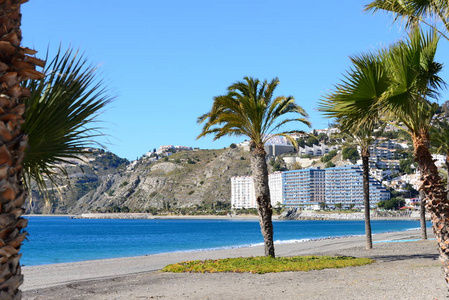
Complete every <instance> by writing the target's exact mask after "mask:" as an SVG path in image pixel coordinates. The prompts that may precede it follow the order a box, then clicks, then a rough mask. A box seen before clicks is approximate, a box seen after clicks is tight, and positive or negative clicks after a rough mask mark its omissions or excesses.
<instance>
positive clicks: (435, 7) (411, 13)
mask: <svg viewBox="0 0 449 300" xmlns="http://www.w3.org/2000/svg"><path fill="white" fill-rule="evenodd" d="M365 10H366V11H371V12H373V13H375V12H377V11H386V12H391V13H392V14H393V15H394V16H395V21H396V20H398V19H402V20H404V21H405V23H406V27H407V28H410V27H415V26H417V25H418V24H419V23H423V24H426V25H428V26H430V27H431V28H433V29H434V30H437V31H438V32H439V33H440V35H441V36H443V37H444V38H445V39H447V40H449V35H448V33H449V1H447V0H375V1H373V2H371V3H369V4H368V5H366V6H365ZM439 25H441V27H442V28H439V27H438V26H439Z"/></svg>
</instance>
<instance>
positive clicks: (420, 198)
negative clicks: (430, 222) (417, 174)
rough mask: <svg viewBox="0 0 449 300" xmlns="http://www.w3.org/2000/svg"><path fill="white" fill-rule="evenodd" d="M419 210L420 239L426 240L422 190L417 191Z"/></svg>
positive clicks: (424, 195) (424, 194)
mask: <svg viewBox="0 0 449 300" xmlns="http://www.w3.org/2000/svg"><path fill="white" fill-rule="evenodd" d="M419 200H420V210H419V222H420V223H421V239H423V240H427V225H426V193H424V191H423V190H421V191H419Z"/></svg>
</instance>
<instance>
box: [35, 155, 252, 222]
mask: <svg viewBox="0 0 449 300" xmlns="http://www.w3.org/2000/svg"><path fill="white" fill-rule="evenodd" d="M249 164H250V159H249V154H248V152H245V151H243V150H242V149H241V148H234V149H231V148H226V149H218V150H193V151H181V152H178V153H175V154H173V155H171V156H169V157H165V158H161V159H159V160H157V161H151V160H150V158H148V157H142V158H141V159H139V160H137V161H135V162H133V163H129V164H127V165H126V167H122V168H117V169H116V170H115V171H114V172H112V170H111V172H106V173H105V172H103V174H102V175H101V176H94V175H95V173H93V174H94V175H92V174H90V175H89V176H91V177H95V178H93V179H92V181H88V182H90V184H91V186H90V189H89V188H86V187H84V188H85V190H84V192H85V194H84V195H83V194H82V193H81V192H80V191H79V189H78V187H79V184H78V186H77V183H75V184H74V185H72V188H71V189H69V188H67V189H66V190H64V194H63V195H62V196H61V197H56V196H55V197H53V201H52V207H51V212H55V213H69V214H80V213H85V212H102V211H111V210H113V209H114V208H120V209H125V208H126V210H127V211H128V210H129V211H130V212H149V211H152V209H154V208H165V207H170V208H173V207H179V208H182V207H192V206H195V205H202V204H204V203H212V202H217V201H221V202H227V203H229V202H230V198H231V177H233V176H244V175H249V174H250V167H249ZM95 168H96V169H102V166H101V165H97V166H96V167H95ZM78 176H80V174H78ZM80 178H81V177H80ZM69 194H76V195H78V196H79V197H69V198H70V200H67V195H69ZM28 211H32V212H41V211H44V212H45V210H44V209H43V206H42V205H34V206H33V210H32V209H30V207H29V208H28Z"/></svg>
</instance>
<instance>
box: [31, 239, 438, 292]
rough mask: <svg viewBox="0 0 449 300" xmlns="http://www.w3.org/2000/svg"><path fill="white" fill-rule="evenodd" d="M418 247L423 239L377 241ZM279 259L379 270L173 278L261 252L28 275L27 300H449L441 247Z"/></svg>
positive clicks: (34, 270) (352, 244) (357, 249)
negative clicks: (175, 269)
mask: <svg viewBox="0 0 449 300" xmlns="http://www.w3.org/2000/svg"><path fill="white" fill-rule="evenodd" d="M400 239H405V240H408V239H419V231H407V232H400V233H387V234H379V235H375V236H374V241H384V240H400ZM276 251H277V255H279V256H290V255H305V254H339V255H351V256H357V257H371V258H374V259H375V260H376V263H375V264H372V265H368V266H363V267H355V268H345V269H329V270H321V271H310V272H285V273H276V274H264V275H259V274H233V273H222V274H172V273H162V272H160V271H158V270H159V269H160V268H162V267H163V266H165V265H166V264H169V263H173V262H179V261H183V260H192V259H207V258H222V257H237V256H251V255H253V256H256V255H262V254H263V249H262V248H261V247H251V248H239V249H229V250H218V251H203V252H191V253H171V254H159V255H149V256H143V257H134V258H120V259H108V260H98V261H90V262H81V263H70V264H56V265H46V266H36V267H25V268H24V269H23V272H24V274H25V284H24V285H23V290H24V299H46V300H47V299H48V300H51V299H94V300H95V299H273V298H274V299H420V300H422V299H445V297H446V296H447V291H446V286H445V283H444V280H443V276H442V268H441V265H440V262H439V261H438V255H437V247H436V243H435V241H434V240H433V241H432V240H431V241H425V242H423V241H413V242H395V243H391V242H389V243H376V244H375V245H374V249H373V250H372V251H366V250H364V237H351V238H341V239H333V240H321V241H310V242H304V243H295V244H283V245H277V247H276Z"/></svg>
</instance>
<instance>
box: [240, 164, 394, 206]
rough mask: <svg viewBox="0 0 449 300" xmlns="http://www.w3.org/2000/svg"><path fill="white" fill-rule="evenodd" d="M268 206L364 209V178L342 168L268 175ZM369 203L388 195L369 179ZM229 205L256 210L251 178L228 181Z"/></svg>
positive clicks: (358, 169)
mask: <svg viewBox="0 0 449 300" xmlns="http://www.w3.org/2000/svg"><path fill="white" fill-rule="evenodd" d="M268 182H269V187H270V194H271V203H272V205H273V206H275V205H276V204H277V203H278V202H279V203H282V204H284V205H285V206H286V207H289V208H293V207H309V208H314V207H318V206H319V204H320V203H322V202H325V203H326V205H328V206H330V207H335V205H336V204H339V203H341V204H342V205H343V207H349V206H350V205H354V206H355V207H356V208H362V207H363V175H362V170H361V167H360V166H353V165H352V166H342V167H334V168H328V169H324V170H323V169H319V168H308V169H301V170H293V171H286V172H277V173H274V174H270V175H269V181H268ZM369 187H370V203H371V205H372V206H375V205H376V204H377V203H378V202H379V201H382V200H388V199H390V192H389V191H387V190H386V189H385V188H384V187H383V186H382V184H380V183H379V182H378V181H376V180H375V179H373V178H372V177H371V178H370V182H369ZM231 205H232V207H233V208H255V207H257V204H256V200H255V196H254V185H253V181H252V177H248V176H247V177H233V178H232V179H231Z"/></svg>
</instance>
